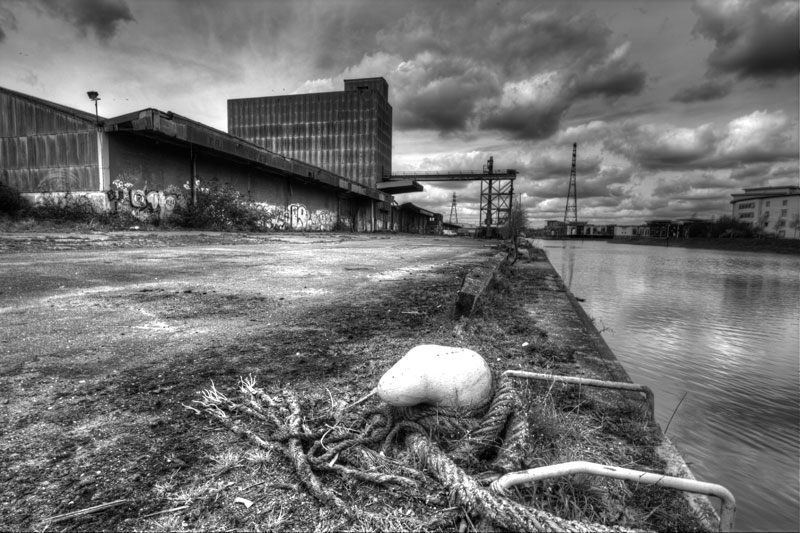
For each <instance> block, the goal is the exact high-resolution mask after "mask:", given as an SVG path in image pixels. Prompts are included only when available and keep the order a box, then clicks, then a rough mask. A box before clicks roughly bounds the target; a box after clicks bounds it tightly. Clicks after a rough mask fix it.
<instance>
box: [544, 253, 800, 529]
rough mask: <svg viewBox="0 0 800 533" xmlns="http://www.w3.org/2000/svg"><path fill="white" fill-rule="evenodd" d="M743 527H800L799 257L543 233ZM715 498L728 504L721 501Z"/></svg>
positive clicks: (696, 467) (664, 422)
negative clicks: (727, 496) (728, 497)
mask: <svg viewBox="0 0 800 533" xmlns="http://www.w3.org/2000/svg"><path fill="white" fill-rule="evenodd" d="M535 244H536V246H537V247H541V248H543V249H544V250H545V252H546V254H547V256H548V258H549V259H550V262H551V263H552V264H553V266H554V267H555V268H556V270H557V271H558V272H559V274H560V275H561V277H562V279H563V280H564V283H565V284H566V285H567V286H568V287H569V288H570V290H571V291H572V293H573V294H574V295H575V296H576V297H578V298H582V299H585V301H584V302H582V303H581V305H582V306H583V308H584V309H585V310H586V312H587V314H588V315H589V316H590V317H592V318H593V319H594V320H595V325H596V326H597V328H598V329H599V330H600V331H601V332H602V335H603V337H604V338H605V340H606V342H607V343H608V345H609V346H610V347H611V349H612V350H613V351H614V353H615V354H616V355H617V357H618V358H619V359H620V361H621V362H622V364H623V366H624V367H625V369H626V370H627V371H628V374H629V375H630V376H631V379H632V380H633V381H634V382H637V383H643V384H645V385H648V386H650V387H651V388H652V389H653V391H654V392H655V396H656V418H657V419H658V422H659V424H660V425H661V428H662V429H664V430H666V433H667V435H668V436H669V438H670V440H672V442H673V443H674V444H675V445H676V447H677V448H678V449H679V451H680V452H681V454H682V455H683V458H684V459H685V460H686V462H687V463H688V464H689V467H690V468H691V469H692V471H693V473H694V475H695V477H696V478H697V479H698V480H701V481H708V482H711V483H719V484H721V485H723V486H725V487H727V488H728V489H729V490H730V491H731V492H732V493H733V495H734V497H735V498H736V505H737V512H736V530H740V531H756V530H758V531H798V529H799V528H800V504H799V503H798V502H800V480H799V478H800V381H799V380H800V368H799V366H800V257H798V256H792V255H781V254H769V253H754V252H732V251H719V250H698V249H687V248H679V247H674V246H673V247H668V246H642V245H630V244H612V243H606V242H597V241H585V242H581V241H547V240H544V241H543V240H537V241H536V242H535ZM712 503H714V504H715V506H716V507H717V509H719V505H718V503H719V502H718V500H716V499H712Z"/></svg>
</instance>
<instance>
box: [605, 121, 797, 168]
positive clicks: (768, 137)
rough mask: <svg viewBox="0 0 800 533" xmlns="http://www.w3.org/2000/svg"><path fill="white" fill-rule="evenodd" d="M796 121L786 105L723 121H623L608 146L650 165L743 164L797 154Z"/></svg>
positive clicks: (784, 158) (727, 165) (641, 164)
mask: <svg viewBox="0 0 800 533" xmlns="http://www.w3.org/2000/svg"><path fill="white" fill-rule="evenodd" d="M797 143H798V137H797V123H796V122H794V123H792V122H791V121H790V120H789V119H788V117H787V116H786V114H785V113H784V112H783V111H775V112H767V111H754V112H753V113H750V114H749V115H746V116H743V117H739V118H736V119H734V120H731V121H730V122H728V123H727V124H726V125H725V126H722V127H719V126H714V125H713V124H701V125H699V126H695V127H692V128H685V127H676V126H672V125H669V124H636V123H632V122H628V123H625V124H624V125H623V126H621V127H620V128H619V129H618V130H617V131H616V132H615V133H613V134H610V135H609V136H608V137H607V138H606V139H605V141H604V147H605V148H606V149H607V150H609V151H611V152H614V153H617V154H620V155H622V156H624V157H626V158H627V159H628V160H629V161H631V162H633V163H634V164H637V165H638V166H640V167H641V168H644V169H648V170H666V169H686V170H689V169H704V168H723V167H740V166H742V165H745V164H749V163H757V162H766V161H771V162H779V161H789V160H796V159H797V158H798V144H797Z"/></svg>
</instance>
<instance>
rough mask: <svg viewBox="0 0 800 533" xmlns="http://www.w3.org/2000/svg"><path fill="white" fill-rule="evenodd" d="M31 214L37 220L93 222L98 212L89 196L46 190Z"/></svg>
mask: <svg viewBox="0 0 800 533" xmlns="http://www.w3.org/2000/svg"><path fill="white" fill-rule="evenodd" d="M31 215H32V216H33V218H35V219H36V220H53V221H56V222H87V223H88V222H91V221H92V220H94V219H95V218H96V217H97V215H98V213H97V209H95V206H94V204H92V201H91V200H90V199H89V198H88V197H87V196H76V195H73V194H72V193H70V192H67V193H65V194H63V195H62V194H61V193H52V192H46V193H43V194H42V196H41V199H40V200H39V201H38V202H37V203H36V205H35V206H33V209H32V210H31Z"/></svg>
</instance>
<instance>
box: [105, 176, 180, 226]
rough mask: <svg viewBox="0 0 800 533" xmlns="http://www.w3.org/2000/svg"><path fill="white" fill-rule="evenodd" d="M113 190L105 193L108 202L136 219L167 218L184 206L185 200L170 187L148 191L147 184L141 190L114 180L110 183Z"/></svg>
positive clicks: (119, 180)
mask: <svg viewBox="0 0 800 533" xmlns="http://www.w3.org/2000/svg"><path fill="white" fill-rule="evenodd" d="M111 184H112V185H113V186H114V188H112V189H109V190H108V191H106V197H107V198H108V200H109V201H110V202H114V203H116V207H117V209H122V210H127V211H130V213H131V214H132V215H134V216H136V217H137V218H142V219H144V218H150V217H153V216H155V217H158V218H165V217H167V216H169V215H170V214H171V213H172V212H173V211H174V210H175V207H177V206H178V205H179V204H180V205H186V198H185V197H184V195H183V194H182V193H181V192H180V190H179V189H178V188H177V187H175V186H172V185H170V186H169V187H167V188H166V190H163V191H162V190H149V189H148V188H147V182H145V184H144V187H143V188H141V189H137V188H134V187H135V186H134V184H133V183H131V182H127V181H123V180H122V179H116V180H114V181H113V182H112V183H111Z"/></svg>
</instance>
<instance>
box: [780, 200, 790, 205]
mask: <svg viewBox="0 0 800 533" xmlns="http://www.w3.org/2000/svg"><path fill="white" fill-rule="evenodd" d="M781 205H789V200H784V201H783V202H781Z"/></svg>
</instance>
